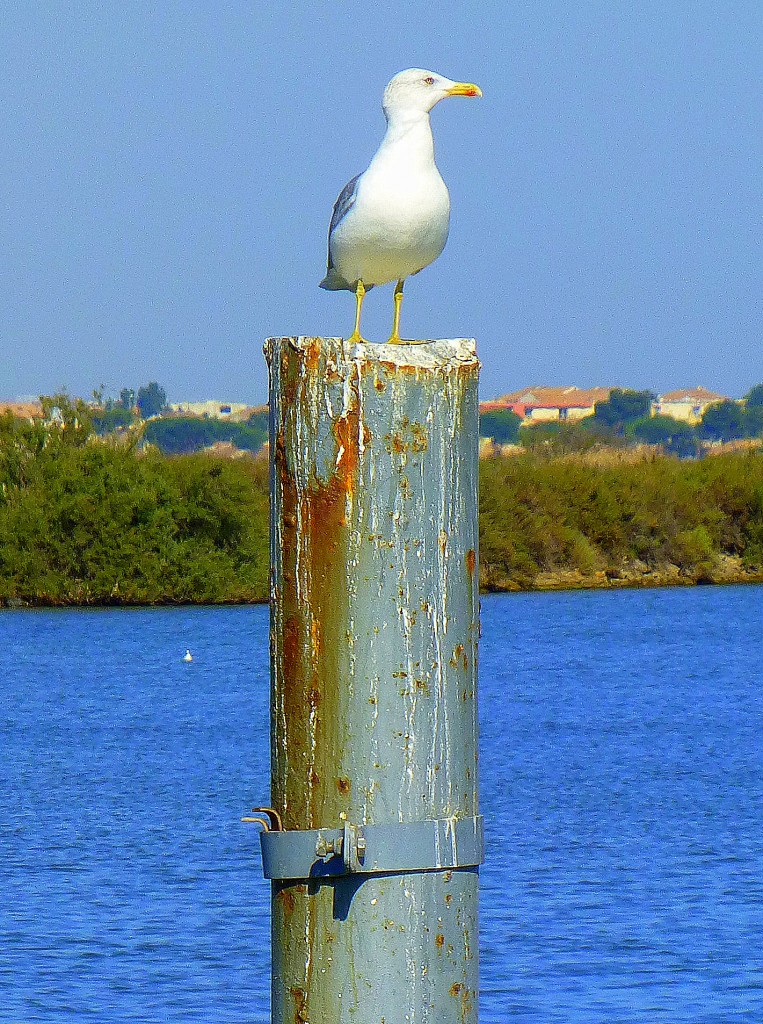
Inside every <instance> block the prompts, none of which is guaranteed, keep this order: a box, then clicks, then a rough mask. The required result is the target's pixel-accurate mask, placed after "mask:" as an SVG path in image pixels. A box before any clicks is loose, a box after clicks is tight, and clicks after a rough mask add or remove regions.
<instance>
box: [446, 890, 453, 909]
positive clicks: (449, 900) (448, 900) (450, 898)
mask: <svg viewBox="0 0 763 1024" xmlns="http://www.w3.org/2000/svg"><path fill="white" fill-rule="evenodd" d="M452 902H453V893H452V892H446V893H445V906H446V907H449V906H450V905H451V903H452Z"/></svg>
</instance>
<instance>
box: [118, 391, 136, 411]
mask: <svg viewBox="0 0 763 1024" xmlns="http://www.w3.org/2000/svg"><path fill="white" fill-rule="evenodd" d="M119 404H120V405H121V406H122V408H123V409H134V408H135V391H134V389H133V388H122V390H121V391H120V392H119Z"/></svg>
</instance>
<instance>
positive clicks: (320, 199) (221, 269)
mask: <svg viewBox="0 0 763 1024" xmlns="http://www.w3.org/2000/svg"><path fill="white" fill-rule="evenodd" d="M0 59H1V60H2V66H3V76H2V81H1V82H0V92H1V96H0V123H1V125H2V139H3V158H2V161H1V162H0V189H1V191H2V196H3V204H2V207H3V213H2V217H0V245H1V247H2V265H1V266H0V354H1V356H2V358H1V359H0V397H11V396H14V395H22V394H36V393H39V392H50V391H51V390H53V389H55V388H58V387H60V386H61V385H66V386H67V387H68V388H69V389H70V391H72V392H73V393H75V394H81V395H85V396H86V395H89V394H90V391H91V390H92V388H93V387H95V386H98V385H100V384H101V383H103V384H105V386H106V390H107V392H111V393H112V394H116V393H117V392H118V390H119V389H120V388H121V387H123V386H125V385H131V386H136V385H138V384H141V383H145V382H147V381H149V380H158V381H159V382H160V383H161V384H162V385H163V386H164V387H165V389H166V390H167V392H168V395H169V397H170V399H176V400H177V399H191V400H193V399H202V398H206V397H217V398H225V399H228V400H232V401H262V400H264V399H265V397H266V393H267V392H266V389H267V384H266V371H265V365H264V361H263V358H262V354H261V348H262V341H263V339H264V338H265V337H266V336H268V335H271V334H324V335H331V334H348V333H349V332H350V330H351V327H352V313H353V299H352V296H351V295H349V294H348V293H343V292H339V293H333V294H332V293H327V292H324V291H321V290H319V289H318V287H317V285H318V281H319V280H320V279H321V277H322V275H323V273H324V261H325V245H326V230H327V225H328V221H329V217H330V214H331V207H332V204H333V202H334V199H335V198H336V195H337V193H338V191H339V189H340V188H341V187H342V185H343V184H344V182H345V181H346V180H347V179H348V178H350V177H351V176H352V175H354V174H356V173H357V172H358V171H361V170H363V169H364V168H365V166H366V164H367V162H368V160H369V158H370V157H371V156H372V154H373V152H374V151H375V149H376V146H377V144H378V142H379V140H380V138H381V135H382V132H383V127H384V121H383V117H382V113H381V109H380V99H381V93H382V90H383V87H384V85H385V84H386V82H387V80H388V79H389V78H390V77H391V76H392V75H393V74H394V73H395V72H397V71H399V70H401V69H403V68H405V67H411V66H420V67H427V68H431V69H433V70H436V71H439V72H441V73H443V74H445V75H447V76H449V77H451V78H456V79H465V80H469V81H474V82H477V83H478V84H479V85H480V86H481V87H482V89H483V91H484V99H483V100H469V99H453V100H449V101H446V102H444V103H442V104H441V105H440V106H439V107H438V108H437V109H436V110H435V112H434V115H433V124H434V129H435V137H436V146H437V157H438V163H439V166H440V169H441V171H442V173H443V176H444V178H445V180H446V181H447V183H448V185H449V187H450V190H451V199H452V211H453V212H452V222H451V236H450V240H449V242H448V245H447V247H446V250H445V252H444V253H443V255H442V256H441V257H440V259H439V260H438V261H437V262H436V263H435V264H434V265H433V266H431V267H429V268H428V269H427V270H425V271H424V272H423V273H422V274H421V275H420V276H419V277H417V278H414V279H413V280H411V281H410V282H409V284H408V288H407V291H406V301H405V303H404V306H403V323H402V327H403V333H404V334H405V335H406V336H409V337H410V336H414V337H454V336H470V337H471V336H473V337H476V338H477V341H478V346H479V351H480V354H481V357H482V360H483V363H484V371H483V377H482V395H483V397H485V398H488V397H492V396H494V395H496V394H500V393H502V392H505V391H507V390H513V389H515V388H518V387H522V386H524V385H527V384H533V383H535V384H538V383H547V384H562V383H576V384H579V385H581V386H586V385H592V384H616V385H625V386H633V387H638V388H642V387H648V388H653V389H654V390H657V391H661V390H667V389H669V388H672V387H677V386H685V385H695V384H699V383H702V384H705V385H706V386H709V387H713V388H716V389H719V390H721V391H723V392H725V393H727V394H731V395H732V396H738V395H740V394H742V393H743V392H744V391H746V390H747V389H748V388H749V387H750V386H751V385H752V384H755V383H757V382H759V381H762V380H763V347H762V346H761V341H763V330H762V324H761V320H762V317H761V313H762V312H763V260H762V259H761V233H762V231H763V215H762V214H763V170H762V169H763V74H762V73H761V68H762V66H763V4H761V2H760V0H735V2H734V3H733V4H719V3H717V0H693V2H686V0H669V2H666V0H659V2H657V0H640V2H638V3H632V2H630V0H629V2H627V3H626V2H620V0H601V2H592V0H546V2H543V0H524V2H523V0H515V2H512V3H506V2H504V0H500V2H497V0H483V2H481V3H479V4H476V3H464V2H461V3H455V2H452V0H440V2H439V3H438V4H432V3H403V2H398V0H391V2H386V3H384V4H379V5H372V4H368V5H366V4H363V5H359V4H344V3H337V2H335V0H332V2H330V3H310V4H299V3H297V4H273V3H264V2H263V3H261V2H258V0H239V2H220V3H209V0H203V2H198V0H162V2H161V3H157V2H154V0H152V2H150V3H149V2H145V0H130V2H129V3H105V4H104V3H102V2H101V0H97V2H95V0H93V2H86V0H79V2H77V0H69V2H67V0H40V2H33V3H30V2H26V0H15V2H13V0H11V2H9V3H7V4H6V5H4V9H3V31H2V35H1V36H0ZM391 311H392V295H391V288H384V289H376V290H374V291H373V292H372V293H371V294H370V295H369V296H368V299H367V301H366V311H365V316H366V319H365V323H364V327H365V333H366V334H367V336H369V337H371V338H372V339H375V340H377V339H378V340H382V339H383V338H386V336H387V334H388V332H389V327H390V321H391Z"/></svg>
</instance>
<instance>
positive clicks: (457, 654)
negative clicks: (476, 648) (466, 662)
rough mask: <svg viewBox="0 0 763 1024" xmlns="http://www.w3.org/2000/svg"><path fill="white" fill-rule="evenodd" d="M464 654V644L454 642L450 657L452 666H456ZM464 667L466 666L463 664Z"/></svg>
mask: <svg viewBox="0 0 763 1024" xmlns="http://www.w3.org/2000/svg"><path fill="white" fill-rule="evenodd" d="M464 656H465V655H464V645H463V644H456V646H455V647H454V648H453V655H452V657H451V659H450V664H451V665H452V666H453V668H456V666H457V665H458V663H459V662H460V661H461V660H462V658H463V657H464ZM464 667H466V666H464Z"/></svg>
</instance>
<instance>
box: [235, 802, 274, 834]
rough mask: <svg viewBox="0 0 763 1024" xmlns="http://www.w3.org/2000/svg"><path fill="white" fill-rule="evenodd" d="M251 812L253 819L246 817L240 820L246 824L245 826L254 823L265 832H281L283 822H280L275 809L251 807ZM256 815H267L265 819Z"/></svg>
mask: <svg viewBox="0 0 763 1024" xmlns="http://www.w3.org/2000/svg"><path fill="white" fill-rule="evenodd" d="M252 811H253V812H254V814H255V816H254V817H249V816H247V817H246V818H242V819H241V820H242V821H244V822H246V823H247V824H249V823H256V824H258V825H262V827H263V829H264V831H265V832H283V821H282V820H281V815H280V814H279V813H278V811H277V810H275V808H273V807H253V808H252ZM258 813H259V814H260V815H262V814H264V815H267V817H265V818H262V817H259V816H258Z"/></svg>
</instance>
